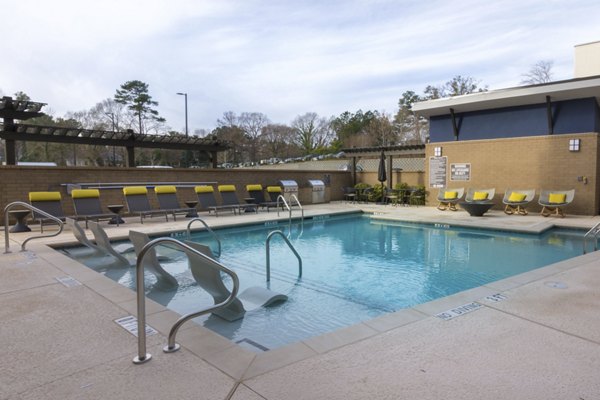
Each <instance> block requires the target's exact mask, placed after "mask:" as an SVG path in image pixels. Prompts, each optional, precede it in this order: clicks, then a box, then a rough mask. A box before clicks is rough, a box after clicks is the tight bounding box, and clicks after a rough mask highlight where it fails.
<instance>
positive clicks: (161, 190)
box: [154, 186, 177, 194]
mask: <svg viewBox="0 0 600 400" xmlns="http://www.w3.org/2000/svg"><path fill="white" fill-rule="evenodd" d="M154 193H157V194H169V193H177V188H176V187H175V186H155V187H154Z"/></svg>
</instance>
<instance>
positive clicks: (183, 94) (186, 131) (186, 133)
mask: <svg viewBox="0 0 600 400" xmlns="http://www.w3.org/2000/svg"><path fill="white" fill-rule="evenodd" d="M177 94H178V95H180V96H184V97H185V136H186V137H187V136H188V116H187V93H179V92H178V93H177Z"/></svg>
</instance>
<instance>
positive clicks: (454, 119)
mask: <svg viewBox="0 0 600 400" xmlns="http://www.w3.org/2000/svg"><path fill="white" fill-rule="evenodd" d="M450 116H451V117H452V130H453V131H454V140H458V125H457V124H456V115H454V108H451V109H450Z"/></svg>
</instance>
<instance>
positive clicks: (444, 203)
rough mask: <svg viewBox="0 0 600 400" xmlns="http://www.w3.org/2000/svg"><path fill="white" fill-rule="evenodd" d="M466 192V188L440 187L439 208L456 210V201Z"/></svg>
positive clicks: (441, 209)
mask: <svg viewBox="0 0 600 400" xmlns="http://www.w3.org/2000/svg"><path fill="white" fill-rule="evenodd" d="M464 193H465V189H464V188H458V189H447V188H444V189H440V191H439V192H438V197H437V199H438V201H439V202H440V203H439V204H438V206H437V209H438V210H440V211H445V210H450V211H456V203H458V202H459V201H460V199H461V198H462V197H463V194H464Z"/></svg>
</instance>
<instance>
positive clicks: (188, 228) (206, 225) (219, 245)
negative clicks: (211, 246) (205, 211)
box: [187, 218, 221, 257]
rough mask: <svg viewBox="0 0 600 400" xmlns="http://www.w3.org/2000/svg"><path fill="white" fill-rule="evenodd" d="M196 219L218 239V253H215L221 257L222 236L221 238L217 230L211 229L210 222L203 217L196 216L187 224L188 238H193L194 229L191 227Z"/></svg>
mask: <svg viewBox="0 0 600 400" xmlns="http://www.w3.org/2000/svg"><path fill="white" fill-rule="evenodd" d="M195 221H198V222H201V223H202V225H204V227H205V228H206V230H207V231H208V232H210V233H211V234H212V236H213V238H214V239H215V240H216V241H217V245H218V253H217V254H215V255H216V256H217V257H221V238H219V235H217V234H216V233H215V231H213V230H212V229H210V226H208V224H207V223H206V222H205V221H204V220H203V219H202V218H194V219H192V220H191V221H190V222H188V224H187V238H188V240H189V239H191V237H192V230H191V229H190V227H191V226H192V224H193V223H194V222H195Z"/></svg>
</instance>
